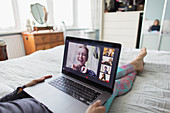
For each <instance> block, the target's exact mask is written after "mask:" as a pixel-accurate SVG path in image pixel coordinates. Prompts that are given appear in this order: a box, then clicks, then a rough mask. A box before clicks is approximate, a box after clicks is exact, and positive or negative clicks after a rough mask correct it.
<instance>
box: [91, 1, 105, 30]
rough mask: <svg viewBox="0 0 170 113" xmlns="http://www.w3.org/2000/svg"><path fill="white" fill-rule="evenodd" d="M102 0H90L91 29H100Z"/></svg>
mask: <svg viewBox="0 0 170 113" xmlns="http://www.w3.org/2000/svg"><path fill="white" fill-rule="evenodd" d="M102 1H103V0H91V21H92V29H100V21H101V14H102Z"/></svg>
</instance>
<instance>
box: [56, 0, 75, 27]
mask: <svg viewBox="0 0 170 113" xmlns="http://www.w3.org/2000/svg"><path fill="white" fill-rule="evenodd" d="M53 8H54V24H55V25H60V24H61V22H62V21H64V22H65V24H66V25H67V26H73V0H53Z"/></svg>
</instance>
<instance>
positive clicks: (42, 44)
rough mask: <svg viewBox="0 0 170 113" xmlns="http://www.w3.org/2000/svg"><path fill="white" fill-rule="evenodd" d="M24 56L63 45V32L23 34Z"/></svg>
mask: <svg viewBox="0 0 170 113" xmlns="http://www.w3.org/2000/svg"><path fill="white" fill-rule="evenodd" d="M22 37H23V41H24V47H25V54H26V55H29V54H31V53H33V52H35V51H37V50H45V49H50V48H53V47H56V46H58V45H63V44H64V36H63V32H57V31H51V32H32V33H28V32H23V33H22Z"/></svg>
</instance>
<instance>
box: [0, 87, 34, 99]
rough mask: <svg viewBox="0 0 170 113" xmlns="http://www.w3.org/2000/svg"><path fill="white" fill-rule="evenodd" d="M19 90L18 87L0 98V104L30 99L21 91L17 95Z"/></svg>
mask: <svg viewBox="0 0 170 113" xmlns="http://www.w3.org/2000/svg"><path fill="white" fill-rule="evenodd" d="M19 88H20V87H18V88H17V89H16V90H15V91H13V92H12V93H9V94H8V95H5V96H4V97H2V98H0V102H7V101H13V100H17V99H22V98H31V96H29V95H28V94H27V93H25V92H24V91H21V92H20V93H17V92H18V90H19Z"/></svg>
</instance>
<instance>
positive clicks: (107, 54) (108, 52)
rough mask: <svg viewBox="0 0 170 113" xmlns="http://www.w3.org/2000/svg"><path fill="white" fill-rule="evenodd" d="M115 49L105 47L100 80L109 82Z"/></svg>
mask: <svg viewBox="0 0 170 113" xmlns="http://www.w3.org/2000/svg"><path fill="white" fill-rule="evenodd" d="M114 52H115V49H113V48H107V47H104V49H103V56H102V61H101V68H100V75H99V80H101V81H103V82H107V83H109V80H110V75H111V70H112V64H113V58H114Z"/></svg>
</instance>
